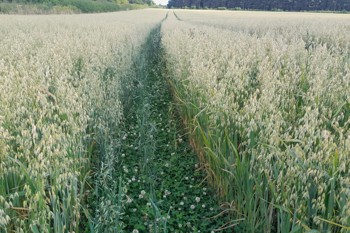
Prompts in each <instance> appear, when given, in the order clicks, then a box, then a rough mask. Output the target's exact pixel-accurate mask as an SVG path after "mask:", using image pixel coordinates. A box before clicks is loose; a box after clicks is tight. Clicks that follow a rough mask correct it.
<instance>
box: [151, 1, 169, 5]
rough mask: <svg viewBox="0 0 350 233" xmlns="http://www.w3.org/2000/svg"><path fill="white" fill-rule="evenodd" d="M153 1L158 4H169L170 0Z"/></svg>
mask: <svg viewBox="0 0 350 233" xmlns="http://www.w3.org/2000/svg"><path fill="white" fill-rule="evenodd" d="M153 2H154V3H155V4H157V5H158V4H162V5H166V4H168V0H153Z"/></svg>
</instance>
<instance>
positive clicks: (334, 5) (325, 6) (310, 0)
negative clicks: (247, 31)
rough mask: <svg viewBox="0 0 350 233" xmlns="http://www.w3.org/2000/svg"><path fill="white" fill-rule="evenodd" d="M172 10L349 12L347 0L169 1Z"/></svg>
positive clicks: (349, 7)
mask: <svg viewBox="0 0 350 233" xmlns="http://www.w3.org/2000/svg"><path fill="white" fill-rule="evenodd" d="M168 7H170V8H171V7H174V8H229V9H252V10H253V9H256V10H285V11H321V10H327V11H344V10H346V11H349V10H350V1H349V0H169V4H168Z"/></svg>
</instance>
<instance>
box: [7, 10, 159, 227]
mask: <svg viewBox="0 0 350 233" xmlns="http://www.w3.org/2000/svg"><path fill="white" fill-rule="evenodd" d="M150 16H152V17H150ZM135 17H136V18H139V19H142V20H140V21H138V22H135V21H134V18H135ZM162 17H164V12H161V11H156V10H145V11H137V12H121V13H117V14H99V15H72V16H0V44H1V46H0V89H1V92H0V109H1V111H0V232H85V231H97V232H106V231H105V229H107V227H109V228H108V230H107V231H108V232H112V231H110V230H109V229H113V230H114V231H118V226H119V224H118V218H112V219H109V218H105V216H106V215H108V217H115V216H117V217H118V216H119V215H120V214H121V212H122V209H121V208H122V202H123V201H124V200H123V184H122V183H121V182H119V180H118V178H115V177H113V169H114V168H113V166H114V164H113V163H114V162H115V161H117V160H118V157H119V154H118V150H117V149H116V147H117V146H116V145H117V144H118V127H119V123H120V121H121V119H122V118H123V115H122V110H123V109H122V107H121V93H122V91H121V90H122V88H124V86H122V84H121V83H123V85H132V84H130V81H128V80H129V77H130V76H132V75H133V72H134V69H133V63H132V61H133V59H134V57H135V56H137V55H138V52H139V51H140V46H141V44H142V43H143V42H144V40H145V39H146V37H147V36H148V34H149V32H150V30H151V28H153V27H154V26H155V25H156V23H158V22H159V21H160V20H161V19H162ZM92 207H93V208H94V211H92V210H91V208H92ZM101 209H103V212H100V211H99V210H101ZM94 220H95V221H94Z"/></svg>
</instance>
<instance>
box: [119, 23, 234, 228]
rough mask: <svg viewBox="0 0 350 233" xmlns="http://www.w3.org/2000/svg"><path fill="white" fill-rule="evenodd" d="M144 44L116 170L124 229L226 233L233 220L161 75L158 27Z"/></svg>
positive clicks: (126, 115) (126, 112)
mask: <svg viewBox="0 0 350 233" xmlns="http://www.w3.org/2000/svg"><path fill="white" fill-rule="evenodd" d="M145 48H146V51H145V53H144V54H145V57H144V60H143V62H145V64H144V65H143V66H139V76H138V79H137V80H135V81H134V90H133V92H132V93H133V95H132V96H130V97H131V99H132V101H131V103H130V102H129V103H128V104H129V105H128V107H129V108H128V109H127V110H126V111H125V125H124V127H125V128H124V133H123V134H122V135H121V136H122V140H123V143H122V144H121V145H122V146H121V153H122V154H121V161H120V163H119V166H120V168H119V169H116V170H117V171H118V174H117V176H119V177H122V180H123V183H124V184H125V185H126V187H127V188H126V192H125V197H126V203H125V205H124V207H123V209H124V215H123V216H122V217H121V218H122V220H121V221H123V222H124V225H125V231H126V232H211V231H218V230H219V231H220V232H225V230H223V229H224V228H225V227H227V226H229V225H232V223H231V224H230V222H229V220H228V218H227V216H226V215H225V214H223V213H224V212H222V209H221V208H220V206H219V205H218V201H217V198H215V194H214V191H213V190H212V189H211V188H210V187H208V183H207V182H206V176H205V173H204V171H203V170H201V169H200V165H199V162H198V159H197V156H196V155H195V153H194V152H193V151H192V149H191V146H190V144H189V141H188V138H187V135H186V134H185V132H184V131H183V130H182V129H181V123H180V118H179V117H178V115H177V114H176V108H175V106H174V104H173V103H172V95H171V91H170V89H169V86H168V84H167V82H166V80H165V79H164V78H163V77H162V72H163V71H164V67H165V66H164V63H163V60H162V59H161V55H162V51H161V48H160V36H159V28H157V29H156V30H155V31H153V32H152V34H151V37H150V38H149V40H148V42H147V44H146V46H145ZM220 229H221V230H220ZM222 230H223V231H222Z"/></svg>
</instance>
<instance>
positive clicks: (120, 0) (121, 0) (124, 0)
mask: <svg viewBox="0 0 350 233" xmlns="http://www.w3.org/2000/svg"><path fill="white" fill-rule="evenodd" d="M82 1H83V2H84V1H85V2H89V1H90V0H82ZM0 2H7V3H51V4H55V5H59V4H60V3H63V2H64V0H0ZM94 2H110V3H115V4H117V5H123V4H148V5H151V4H153V2H152V0H94Z"/></svg>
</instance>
